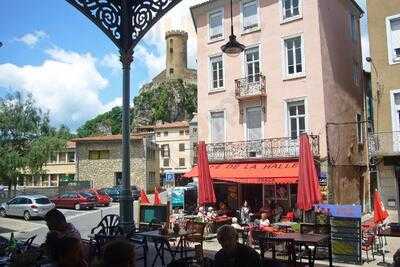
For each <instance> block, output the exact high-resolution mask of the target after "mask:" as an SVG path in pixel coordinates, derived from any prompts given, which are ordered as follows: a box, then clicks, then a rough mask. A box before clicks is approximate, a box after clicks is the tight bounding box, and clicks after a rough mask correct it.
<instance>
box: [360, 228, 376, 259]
mask: <svg viewBox="0 0 400 267" xmlns="http://www.w3.org/2000/svg"><path fill="white" fill-rule="evenodd" d="M374 243H375V235H373V234H370V233H365V234H364V235H363V237H362V241H361V250H362V251H365V254H366V255H367V262H369V261H370V260H369V254H368V251H371V254H372V260H375V257H374Z"/></svg>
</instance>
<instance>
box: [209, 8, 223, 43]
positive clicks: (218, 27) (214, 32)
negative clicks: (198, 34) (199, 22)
mask: <svg viewBox="0 0 400 267" xmlns="http://www.w3.org/2000/svg"><path fill="white" fill-rule="evenodd" d="M223 18H224V13H223V10H222V9H220V10H216V11H214V12H211V13H210V14H209V15H208V27H209V28H208V34H209V38H210V41H212V40H217V39H221V38H222V37H223V33H224V27H223Z"/></svg>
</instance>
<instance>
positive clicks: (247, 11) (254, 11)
mask: <svg viewBox="0 0 400 267" xmlns="http://www.w3.org/2000/svg"><path fill="white" fill-rule="evenodd" d="M257 2H258V0H244V1H243V2H242V3H243V4H242V12H243V14H242V16H243V31H249V30H252V29H257V28H258V26H259V25H258V24H259V22H258V18H259V16H258V3H257Z"/></svg>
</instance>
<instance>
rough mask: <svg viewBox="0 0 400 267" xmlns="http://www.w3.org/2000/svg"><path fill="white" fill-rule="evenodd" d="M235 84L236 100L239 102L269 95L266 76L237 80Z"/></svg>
mask: <svg viewBox="0 0 400 267" xmlns="http://www.w3.org/2000/svg"><path fill="white" fill-rule="evenodd" d="M235 84H236V88H235V94H236V98H237V99H239V100H241V99H248V98H254V97H258V96H266V95H267V93H266V88H265V87H266V86H265V76H264V75H261V74H256V75H252V76H248V77H246V78H242V79H236V80H235Z"/></svg>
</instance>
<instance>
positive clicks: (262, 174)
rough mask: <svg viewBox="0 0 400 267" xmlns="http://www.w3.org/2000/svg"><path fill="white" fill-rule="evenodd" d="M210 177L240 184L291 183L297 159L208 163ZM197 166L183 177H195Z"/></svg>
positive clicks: (294, 174)
mask: <svg viewBox="0 0 400 267" xmlns="http://www.w3.org/2000/svg"><path fill="white" fill-rule="evenodd" d="M210 174H211V178H212V179H214V180H222V181H228V182H235V183H241V184H293V183H297V180H298V176H299V163H298V161H279V162H256V163H245V162H241V163H218V164H217V163H215V164H210ZM197 176H198V171H197V166H194V167H193V169H192V170H191V171H190V172H188V173H186V174H185V175H184V177H197Z"/></svg>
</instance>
